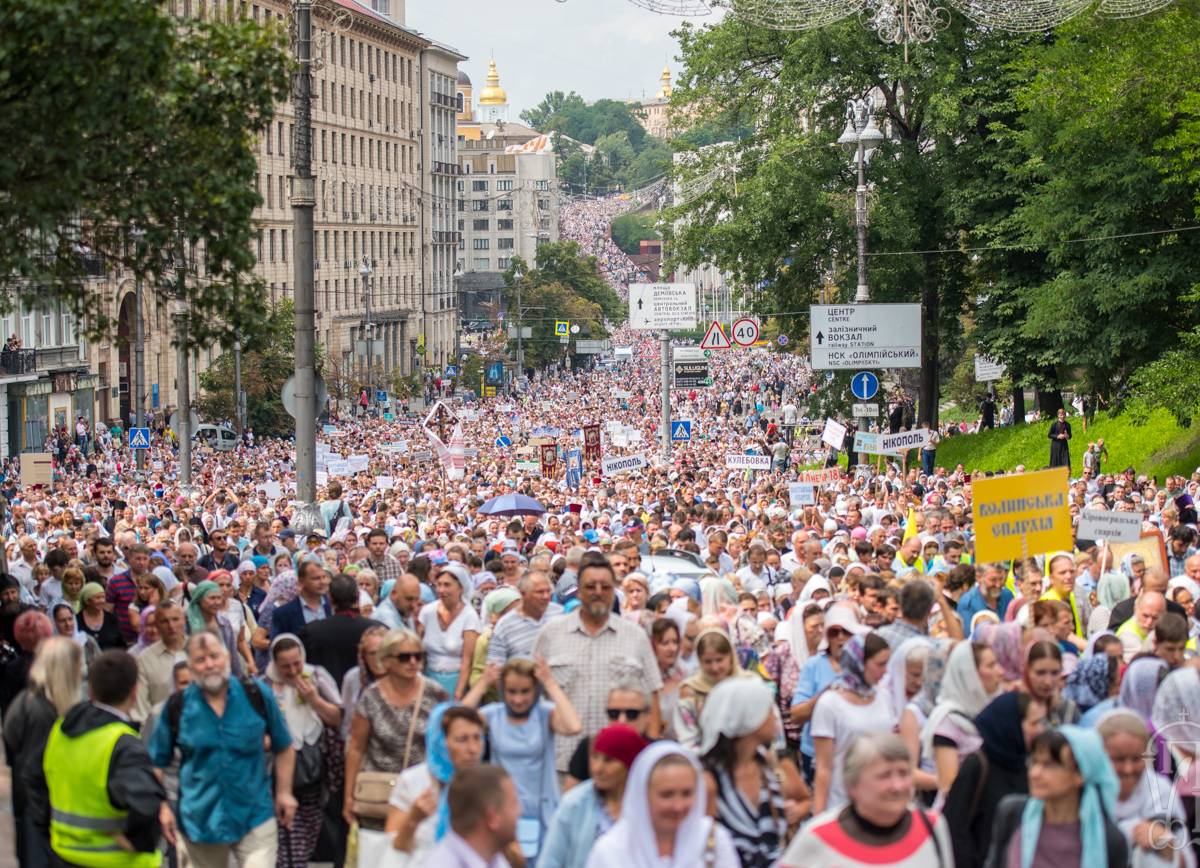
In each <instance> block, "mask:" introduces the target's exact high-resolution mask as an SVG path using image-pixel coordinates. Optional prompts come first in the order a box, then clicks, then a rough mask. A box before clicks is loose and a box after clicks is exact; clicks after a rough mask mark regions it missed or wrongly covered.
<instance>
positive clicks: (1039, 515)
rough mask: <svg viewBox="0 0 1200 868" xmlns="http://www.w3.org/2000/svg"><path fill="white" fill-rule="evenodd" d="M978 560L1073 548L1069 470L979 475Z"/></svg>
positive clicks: (975, 509)
mask: <svg viewBox="0 0 1200 868" xmlns="http://www.w3.org/2000/svg"><path fill="white" fill-rule="evenodd" d="M971 501H972V502H971V517H972V519H973V520H974V524H975V562H976V563H986V562H988V561H1002V560H1007V559H1009V558H1019V557H1026V556H1028V555H1040V554H1045V553H1046V552H1052V551H1059V550H1062V549H1066V550H1068V551H1069V550H1070V549H1071V547H1072V545H1073V543H1074V535H1073V534H1072V532H1071V513H1070V510H1069V509H1068V508H1067V468H1065V467H1053V468H1051V469H1049V470H1039V471H1038V472H1036V473H1021V474H1017V475H1012V476H994V477H992V478H990V479H980V478H976V479H975V480H974V481H973V482H972V483H971Z"/></svg>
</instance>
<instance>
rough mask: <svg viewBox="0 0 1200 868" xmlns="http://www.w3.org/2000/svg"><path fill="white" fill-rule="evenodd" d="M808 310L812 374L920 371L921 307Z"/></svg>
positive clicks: (859, 306) (820, 307)
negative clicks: (877, 370)
mask: <svg viewBox="0 0 1200 868" xmlns="http://www.w3.org/2000/svg"><path fill="white" fill-rule="evenodd" d="M809 311H810V319H811V321H812V328H811V331H810V332H809V350H810V357H811V358H812V367H813V370H816V371H833V370H850V371H857V370H861V369H863V368H867V369H870V368H919V367H921V305H919V304H853V305H846V304H814V305H812V306H811V308H810V309H809Z"/></svg>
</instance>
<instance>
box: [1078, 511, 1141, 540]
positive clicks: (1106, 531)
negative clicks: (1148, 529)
mask: <svg viewBox="0 0 1200 868" xmlns="http://www.w3.org/2000/svg"><path fill="white" fill-rule="evenodd" d="M1075 538H1076V539H1092V540H1108V541H1109V542H1137V541H1138V540H1139V539H1141V538H1142V517H1141V515H1139V514H1138V513H1136V512H1110V511H1108V510H1104V509H1085V510H1084V511H1083V512H1081V513H1079V527H1078V528H1077V529H1076V531H1075Z"/></svg>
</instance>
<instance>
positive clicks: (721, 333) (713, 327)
mask: <svg viewBox="0 0 1200 868" xmlns="http://www.w3.org/2000/svg"><path fill="white" fill-rule="evenodd" d="M732 346H733V344H731V343H730V342H729V337H728V336H727V335H726V334H725V329H724V328H722V327H721V324H720V323H719V322H717V321H716V320H713V321H712V322H711V323H709V326H708V331H706V332H705V333H704V339H703V340H702V341H700V348H701V349H705V350H727V349H729V348H730V347H732Z"/></svg>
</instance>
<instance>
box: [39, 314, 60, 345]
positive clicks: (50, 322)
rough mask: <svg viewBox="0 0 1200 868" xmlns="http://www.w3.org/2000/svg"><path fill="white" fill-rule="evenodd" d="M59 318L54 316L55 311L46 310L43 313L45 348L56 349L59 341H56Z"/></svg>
mask: <svg viewBox="0 0 1200 868" xmlns="http://www.w3.org/2000/svg"><path fill="white" fill-rule="evenodd" d="M56 319H57V317H55V316H54V311H52V310H50V309H49V308H46V309H45V310H43V311H42V343H41V345H42V346H43V347H56V346H58V341H57V340H55V334H54V331H55V329H54V326H55V320H56Z"/></svg>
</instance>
